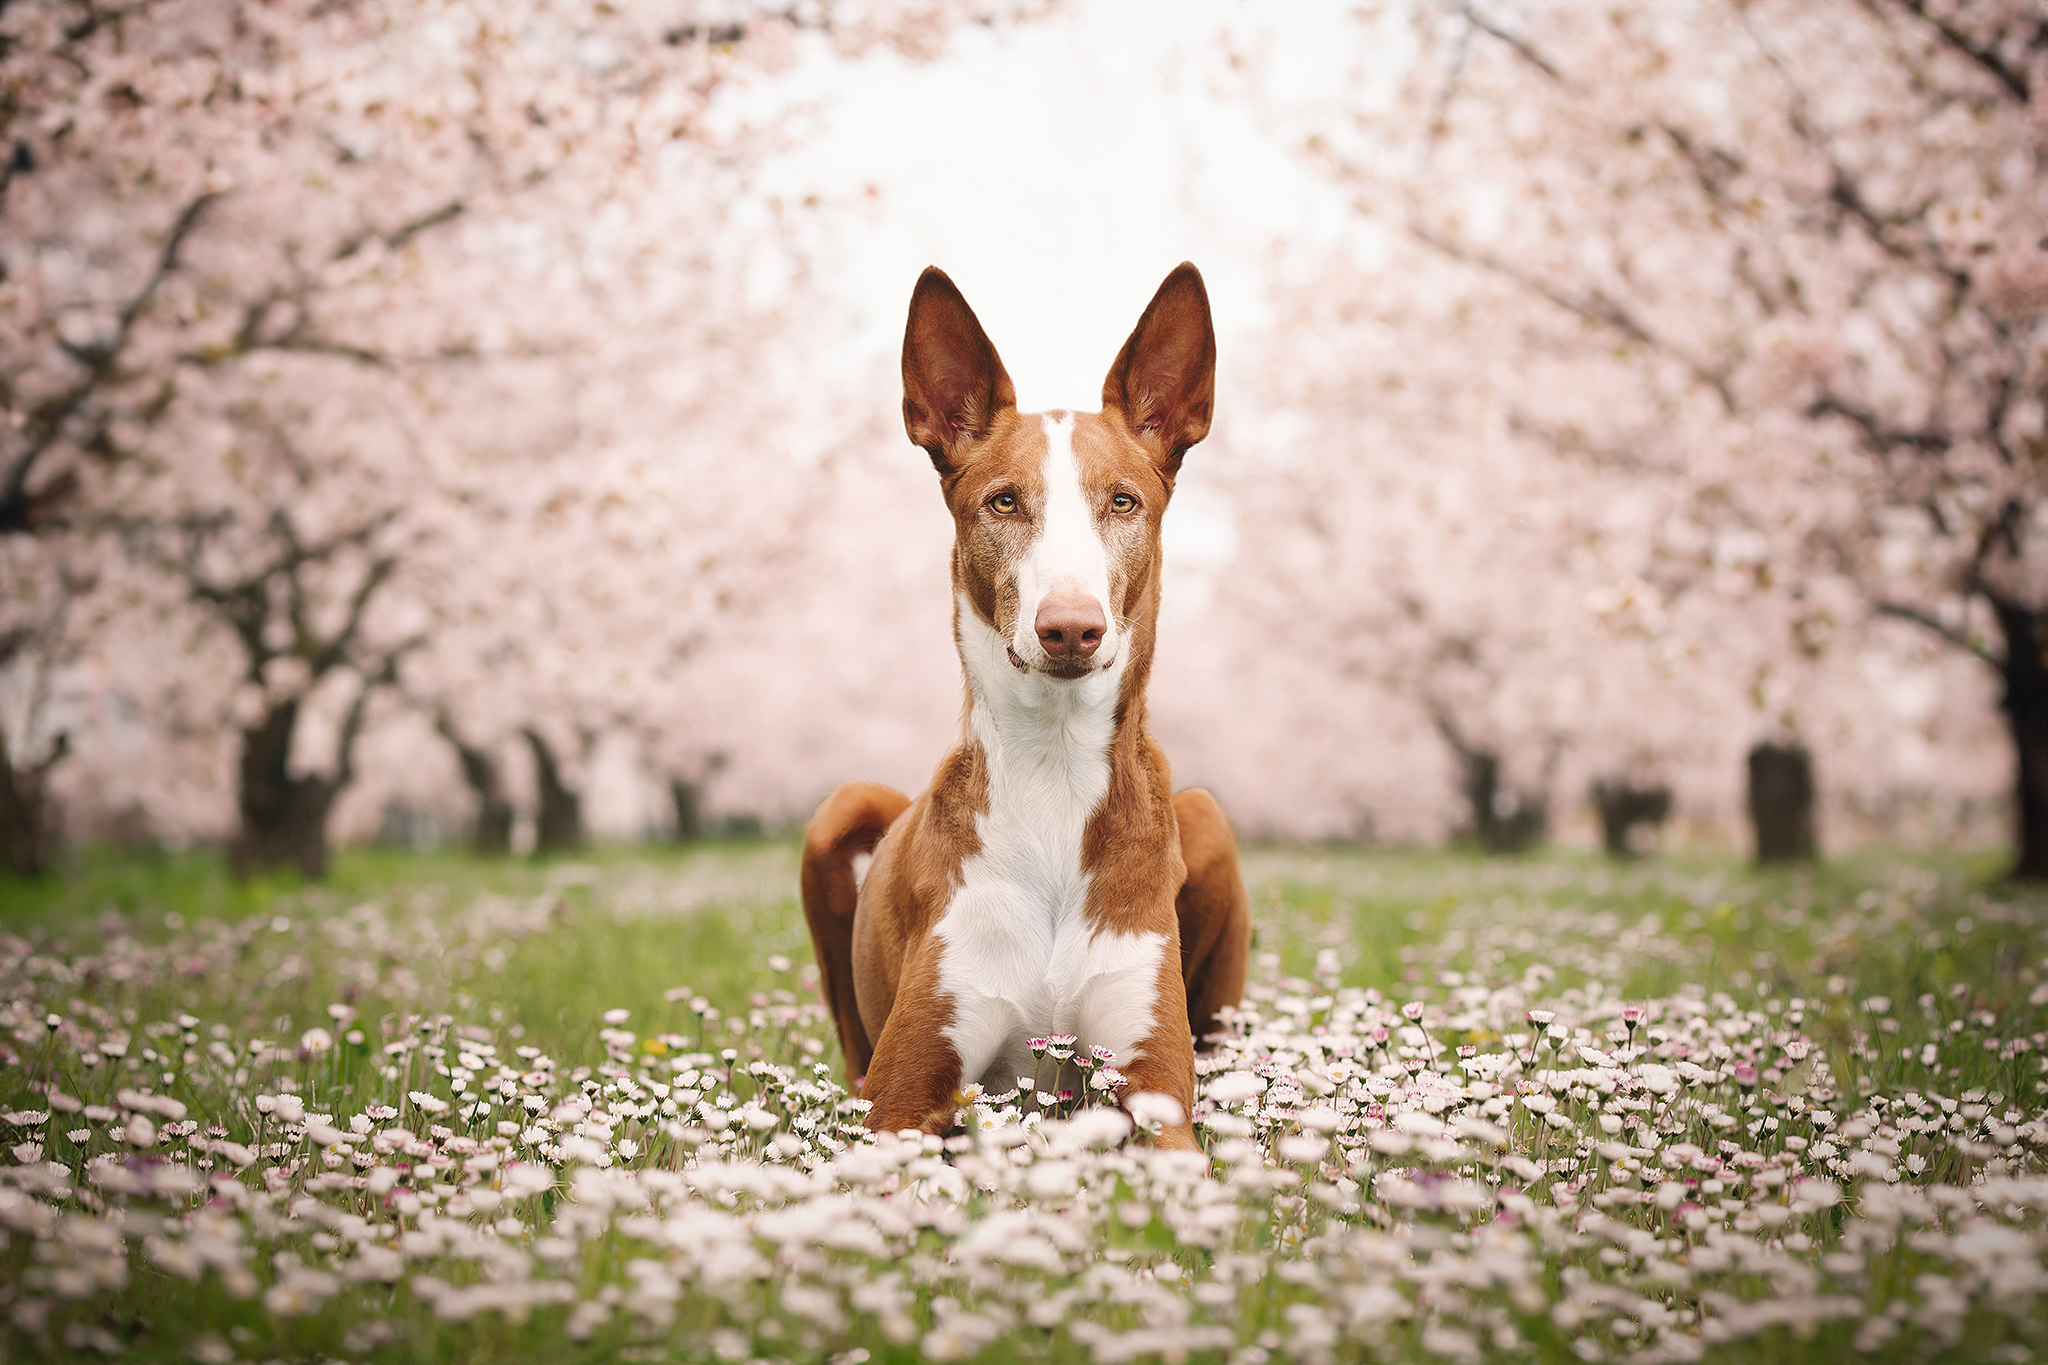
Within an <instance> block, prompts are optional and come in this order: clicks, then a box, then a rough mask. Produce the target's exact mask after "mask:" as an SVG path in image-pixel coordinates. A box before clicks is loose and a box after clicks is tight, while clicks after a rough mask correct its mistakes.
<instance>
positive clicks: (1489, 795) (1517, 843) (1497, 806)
mask: <svg viewBox="0 0 2048 1365" xmlns="http://www.w3.org/2000/svg"><path fill="white" fill-rule="evenodd" d="M1462 757H1463V759H1464V763H1465V799H1466V801H1468V802H1469V803H1470V804H1471V807H1472V833H1473V835H1474V836H1475V837H1477V838H1478V840H1479V846H1480V847H1481V848H1483V849H1485V850H1486V851H1487V852H1488V853H1523V852H1526V851H1527V850H1528V849H1530V848H1531V847H1533V846H1534V845H1535V844H1536V843H1537V842H1539V841H1540V840H1541V839H1542V838H1543V833H1544V828H1545V826H1546V825H1547V824H1548V823H1549V822H1548V821H1547V820H1546V819H1545V816H1544V811H1543V803H1542V802H1541V801H1532V800H1530V799H1529V798H1528V797H1527V796H1526V795H1524V794H1523V793H1521V792H1518V791H1516V790H1514V789H1513V788H1512V787H1509V786H1507V785H1506V784H1504V783H1503V782H1502V781H1501V775H1500V757H1499V756H1498V755H1497V754H1493V753H1490V752H1488V751H1486V750H1484V749H1474V750H1469V751H1467V752H1465V753H1464V754H1463V755H1462Z"/></svg>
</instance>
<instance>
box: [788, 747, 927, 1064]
mask: <svg viewBox="0 0 2048 1365" xmlns="http://www.w3.org/2000/svg"><path fill="white" fill-rule="evenodd" d="M909 804H910V798H909V797H907V796H905V795H904V794H903V793H902V792H899V791H894V790H891V789H890V788H888V787H883V786H878V785H876V784H875V783H873V782H848V783H846V784H845V785H844V786H842V787H840V788H839V789H838V790H836V791H834V792H833V793H832V794H831V795H830V796H828V797H826V798H825V802H824V804H823V805H821V806H819V807H818V813H817V814H815V815H813V816H812V817H811V823H810V824H808V825H806V826H805V827H804V861H803V872H802V874H801V877H800V879H799V880H800V884H801V886H802V888H803V900H804V919H805V920H806V921H807V922H808V923H809V924H810V926H811V946H812V948H813V949H815V950H816V952H817V955H818V988H819V991H820V992H821V993H822V994H823V995H824V997H825V1007H826V1008H827V1009H829V1010H831V1011H832V1020H833V1022H834V1023H836V1024H837V1025H838V1026H839V1048H840V1051H841V1052H843V1053H844V1054H845V1056H846V1080H847V1083H848V1084H849V1085H851V1084H853V1083H855V1082H857V1081H858V1080H860V1078H861V1077H863V1076H865V1075H867V1070H868V1059H869V1058H871V1057H872V1056H873V1055H874V1051H875V1045H874V1041H873V1040H872V1039H870V1038H869V1037H868V1032H867V1028H866V1026H865V1025H863V1024H862V1023H861V1018H860V1006H859V1004H858V1002H857V1001H856V1000H855V999H854V992H853V910H854V906H855V905H856V904H857V903H858V902H859V900H860V879H859V878H858V877H856V876H855V875H854V868H853V864H854V859H856V858H858V857H860V856H861V855H862V854H866V853H873V852H874V851H875V845H876V844H878V843H880V842H881V841H882V835H883V834H885V833H886V832H887V831H888V829H889V826H890V825H891V824H893V823H895V820H896V817H897V816H899V815H901V814H902V813H903V811H904V808H905V807H907V806H909Z"/></svg>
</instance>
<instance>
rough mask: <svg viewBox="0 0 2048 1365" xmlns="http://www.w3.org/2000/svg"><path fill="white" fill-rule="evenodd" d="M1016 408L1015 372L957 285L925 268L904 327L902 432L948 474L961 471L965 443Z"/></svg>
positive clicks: (942, 273)
mask: <svg viewBox="0 0 2048 1365" xmlns="http://www.w3.org/2000/svg"><path fill="white" fill-rule="evenodd" d="M1016 406H1017V390H1016V387H1015V386H1014V385H1012V384H1011V383H1010V374H1009V371H1007V370H1005V369H1004V368H1003V362H1002V359H1001V357H999V356H998V355H996V348H995V347H994V345H992V344H991V343H990V342H989V339H988V333H986V332H984V331H982V330H981V323H980V322H979V321H978V320H977V319H976V318H975V316H974V310H973V309H972V308H969V307H968V306H967V300H966V299H965V298H964V297H962V296H961V293H960V290H959V287H958V286H956V285H955V284H954V283H953V281H952V280H951V279H949V278H947V275H946V272H945V271H943V270H941V269H939V268H938V267H937V266H927V267H926V268H925V272H924V274H922V275H920V276H918V277H917V288H916V289H914V290H912V291H911V295H910V320H909V321H908V322H907V323H905V324H904V328H903V429H904V430H905V431H907V432H908V433H910V440H911V443H912V444H913V445H918V446H922V447H923V448H924V451H925V453H926V454H928V455H930V456H931V457H932V467H933V468H935V469H937V470H938V471H939V473H941V474H944V475H952V474H957V473H959V472H960V469H961V466H962V465H964V464H965V463H966V461H965V460H964V459H963V458H962V455H963V451H964V448H965V447H967V446H969V445H971V444H973V443H974V442H975V441H978V440H980V439H981V438H983V437H985V436H987V435H988V434H989V431H990V430H991V428H993V427H994V425H995V421H996V418H997V417H998V416H999V415H1000V414H1001V413H1003V412H1004V411H1005V410H1006V409H1010V408H1015V407H1016Z"/></svg>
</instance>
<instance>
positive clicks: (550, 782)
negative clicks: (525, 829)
mask: <svg viewBox="0 0 2048 1365" xmlns="http://www.w3.org/2000/svg"><path fill="white" fill-rule="evenodd" d="M524 733H525V735H526V744H527V747H528V748H530V749H532V750H533V777H534V785H535V786H536V787H538V788H539V789H540V810H539V811H538V812H537V814H536V815H535V818H534V822H533V823H534V829H533V836H534V837H533V849H534V852H536V853H560V852H562V851H564V850H566V849H572V848H581V847H582V846H583V798H582V797H581V796H580V795H579V794H577V793H576V792H575V791H573V790H571V789H570V787H569V786H568V784H567V783H565V782H563V781H562V769H561V765H559V764H558V763H556V762H555V751H554V750H553V749H551V748H549V747H548V742H547V740H546V739H544V738H542V737H541V733H540V731H538V730H535V729H532V728H528V729H527V730H526V731H525V732H524Z"/></svg>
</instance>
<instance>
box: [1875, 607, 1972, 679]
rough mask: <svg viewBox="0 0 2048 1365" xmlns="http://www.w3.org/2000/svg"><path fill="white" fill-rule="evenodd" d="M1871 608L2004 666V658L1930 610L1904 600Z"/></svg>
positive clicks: (1880, 614) (1882, 614)
mask: <svg viewBox="0 0 2048 1365" xmlns="http://www.w3.org/2000/svg"><path fill="white" fill-rule="evenodd" d="M1872 610H1874V611H1876V612H1877V614H1878V615H1879V616H1891V617H1895V618H1897V619H1898V620H1901V621H1911V622H1912V623H1913V624H1914V625H1916V626H1921V627H1924V628H1925V629H1927V630H1930V631H1932V632H1933V633H1934V634H1935V635H1937V636H1939V637H1940V638H1941V639H1942V640H1944V641H1946V642H1947V643H1949V644H1951V645H1954V646H1955V647H1956V648H1957V649H1961V650H1965V651H1967V652H1969V653H1970V654H1973V655H1975V656H1976V657H1977V658H1979V659H1982V660H1983V661H1984V662H1985V663H1987V664H1990V665H1991V666H1992V667H1993V668H1997V669H2003V668H2004V667H2005V660H2003V659H2001V658H1999V657H1998V655H1996V654H1994V653H1992V652H1991V651H1990V650H1989V649H1986V648H1985V647H1984V645H1983V643H1982V642H1981V641H1977V640H1973V639H1971V638H1970V637H1969V635H1968V634H1966V633H1965V632H1963V631H1962V630H1960V629H1958V628H1957V627H1955V626H1951V625H1949V624H1948V622H1946V621H1944V620H1942V619H1941V618H1940V617H1939V616H1936V615H1935V614H1934V613H1933V612H1931V611H1925V610H1922V609H1921V608H1919V607H1915V606H1912V605H1909V604H1908V603H1905V602H1878V603H1875V604H1874V605H1873V607H1872Z"/></svg>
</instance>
